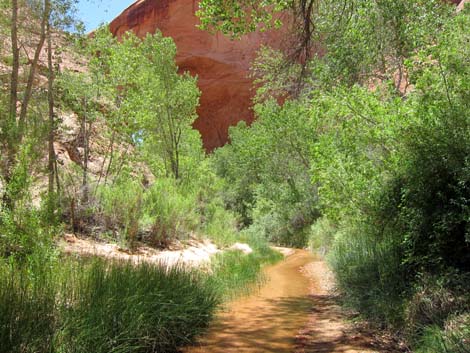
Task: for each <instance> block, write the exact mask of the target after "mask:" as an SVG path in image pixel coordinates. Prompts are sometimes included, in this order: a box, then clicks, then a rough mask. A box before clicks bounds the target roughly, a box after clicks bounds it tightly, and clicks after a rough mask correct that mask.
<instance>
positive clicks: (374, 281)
mask: <svg viewBox="0 0 470 353" xmlns="http://www.w3.org/2000/svg"><path fill="white" fill-rule="evenodd" d="M401 255H402V254H401V248H400V243H399V242H397V241H395V240H394V239H393V238H392V237H386V236H378V235H377V234H376V233H375V231H374V229H368V228H367V227H366V226H359V227H357V226H354V225H352V226H349V227H345V228H344V229H342V230H341V232H339V233H338V234H337V235H336V236H335V241H334V243H333V246H332V249H331V251H330V253H329V254H328V256H327V258H328V262H329V263H330V265H331V267H332V269H333V271H334V273H335V276H336V280H337V286H338V289H339V290H340V292H341V293H342V294H343V297H342V298H343V300H344V302H345V304H347V305H348V306H350V307H352V308H354V309H355V310H358V311H359V312H360V313H362V314H363V315H364V316H365V317H367V319H368V320H370V321H372V322H375V323H377V324H378V325H380V326H388V327H398V326H400V325H401V324H402V321H403V312H404V305H405V301H404V299H405V295H406V291H407V288H406V283H405V281H404V278H406V276H405V274H404V273H403V267H402V265H401V259H402V256H401Z"/></svg>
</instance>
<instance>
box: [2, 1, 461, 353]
mask: <svg viewBox="0 0 470 353" xmlns="http://www.w3.org/2000/svg"><path fill="white" fill-rule="evenodd" d="M0 4H1V6H2V7H1V10H2V11H8V13H10V16H6V17H5V18H3V17H2V20H1V22H0V28H1V32H0V36H2V38H8V40H7V39H5V40H2V44H1V45H2V46H1V50H2V52H1V55H2V58H1V59H2V65H3V66H5V67H7V69H6V70H3V69H2V71H1V72H0V79H1V81H2V85H1V87H0V92H1V95H0V102H1V104H0V118H1V121H0V142H1V146H0V147H1V150H2V158H1V166H0V167H1V168H0V176H1V188H0V190H1V196H2V204H1V210H0V257H1V258H0V266H1V267H2V270H3V271H1V272H0V276H2V278H1V279H2V280H1V282H0V312H1V314H2V315H0V320H3V321H0V323H1V324H0V330H1V331H0V350H2V349H5V350H6V351H13V352H15V351H18V352H19V351H22V352H23V351H31V352H32V351H35V352H50V351H57V352H59V351H60V352H82V351H83V352H89V351H90V349H92V350H93V351H103V352H108V351H123V352H134V351H135V352H140V351H142V352H153V351H172V350H174V349H176V347H177V346H179V345H180V344H182V343H187V342H189V341H190V340H191V339H192V338H193V337H194V335H196V334H198V333H199V332H201V331H202V330H203V329H204V328H205V327H206V325H207V322H208V320H209V318H210V316H211V314H212V311H213V309H214V305H215V304H216V303H217V302H218V301H219V300H221V299H222V298H227V297H230V296H231V295H233V293H236V292H237V290H235V291H234V289H240V287H242V288H244V286H245V285H246V284H247V283H249V282H253V281H256V280H258V279H259V276H258V274H259V268H260V265H261V264H263V263H265V262H269V261H274V260H275V259H276V255H275V254H273V253H272V252H271V251H270V250H269V249H268V248H267V247H266V241H270V242H273V243H277V244H284V245H291V246H299V247H303V246H306V245H307V244H310V246H311V247H312V248H314V249H320V250H321V251H322V252H324V253H327V255H326V256H327V259H328V261H329V263H330V265H331V267H332V269H333V270H334V272H335V275H336V279H337V286H338V291H339V292H340V293H341V298H342V301H343V302H344V304H345V305H347V306H349V307H351V308H353V309H355V310H357V311H358V312H359V313H360V314H361V315H362V316H363V317H365V318H366V319H368V320H369V321H370V322H372V323H374V324H376V325H377V326H380V327H382V328H388V329H393V331H394V332H399V333H400V334H401V336H402V338H404V339H405V340H406V341H407V342H408V344H409V345H410V346H411V347H412V348H413V349H414V350H416V351H417V352H443V353H455V352H468V349H469V347H468V333H469V318H468V315H469V310H468V308H469V306H470V296H469V293H470V287H469V283H470V282H469V279H470V160H469V158H470V157H469V156H470V115H469V112H470V62H469V57H470V46H469V41H470V31H469V29H470V9H468V7H469V6H467V7H466V8H465V9H464V10H463V11H461V12H459V13H456V12H455V8H454V7H453V6H452V5H450V4H449V3H448V2H445V1H438V0H432V1H420V0H393V1H392V0H380V1H379V0H371V1H362V0H348V1H346V0H344V1H333V0H298V1H297V0H295V1H282V0H280V1H275V0H266V1H261V2H260V1H251V0H248V1H232V0H231V1H219V0H202V1H201V2H200V11H199V16H200V17H201V26H202V27H203V28H206V29H212V30H222V31H223V32H224V33H226V34H231V35H232V36H241V35H243V34H245V33H249V32H251V31H254V30H256V29H259V30H266V29H270V28H272V27H280V26H281V25H284V26H288V27H284V31H285V32H286V33H287V32H289V34H292V33H291V32H292V31H294V33H293V34H296V35H294V36H290V37H289V38H290V40H291V44H292V45H291V46H290V48H287V49H286V50H285V51H284V52H281V51H276V50H275V49H272V48H268V47H264V48H262V49H261V50H260V53H259V57H258V58H257V60H256V61H255V62H254V63H253V67H252V73H253V76H254V78H255V83H256V87H257V89H258V90H257V94H256V96H255V99H254V102H255V107H254V110H255V114H256V117H257V119H256V121H255V122H254V123H253V124H252V125H251V126H247V125H246V124H245V123H240V124H239V125H238V126H236V127H232V128H231V130H230V144H228V145H226V146H225V147H222V148H220V149H218V150H216V151H215V152H214V153H213V154H212V155H211V156H206V155H205V154H204V152H203V150H202V146H201V141H200V137H199V135H198V133H197V132H196V131H195V130H193V129H192V123H193V122H194V120H195V119H196V108H197V105H198V101H199V95H200V92H199V90H198V88H197V85H196V83H197V78H194V77H191V76H190V75H189V74H186V73H184V74H180V73H179V72H178V68H177V66H176V64H175V55H176V46H175V44H174V43H173V41H172V40H171V39H169V38H164V37H163V36H162V35H161V33H158V32H157V33H155V34H154V35H148V36H146V37H145V38H143V39H139V38H137V37H136V36H135V35H133V34H126V35H124V36H123V37H122V38H121V40H120V41H118V40H117V39H115V38H113V37H112V36H111V34H110V33H109V32H108V30H107V28H101V29H99V30H97V31H96V32H95V33H94V36H93V38H85V37H81V36H78V35H77V36H75V35H71V36H70V38H72V39H76V42H77V43H75V44H76V46H74V47H73V49H70V50H71V52H72V54H73V55H79V56H81V57H82V58H83V59H84V60H85V61H86V69H84V70H60V71H59V70H58V67H59V66H60V57H61V55H62V51H61V50H58V49H57V48H54V50H52V49H53V46H52V44H51V38H52V37H53V36H52V32H51V25H54V26H59V25H60V23H69V20H70V18H69V15H68V14H69V10H68V9H69V8H70V4H69V3H68V2H66V1H47V0H45V1H44V2H42V1H37V2H36V1H33V2H25V3H23V2H21V1H20V2H18V1H16V0H11V1H1V2H0ZM19 9H22V10H21V11H19ZM24 9H26V10H24ZM24 11H26V12H24ZM28 11H29V12H30V13H31V14H33V15H34V18H35V19H36V21H35V22H34V24H33V25H32V26H33V27H34V26H36V27H37V28H35V31H34V33H39V36H38V37H37V38H35V37H34V38H31V40H30V41H25V40H24V37H25V34H27V33H29V32H28V31H30V30H31V29H30V28H26V27H25V26H24V25H23V23H22V20H21V19H22V18H23V17H24V16H25V15H24V14H25V13H28ZM22 16H23V17H22ZM30 32H31V31H30ZM26 42H27V43H26ZM45 43H46V44H47V46H48V49H49V50H48V53H50V55H48V58H47V59H48V60H47V61H48V65H47V68H42V69H43V71H45V72H46V76H42V77H43V78H44V80H45V82H46V83H45V84H44V83H41V82H40V81H41V80H39V83H38V82H36V81H37V80H35V78H36V76H37V75H38V72H39V66H38V60H39V59H38V58H39V56H40V54H41V53H42V51H43V46H44V45H45ZM7 44H11V45H7ZM20 44H22V45H25V46H26V45H27V46H28V48H30V50H31V52H32V53H34V55H33V59H32V60H31V58H27V57H26V56H25V54H24V53H23V52H21V51H19V50H18V48H19V46H20ZM65 47H67V46H66V45H64V48H63V52H64V53H65V52H66V49H65ZM314 48H316V49H318V50H314ZM52 52H54V56H53V55H52ZM292 54H295V55H292ZM36 56H37V58H36ZM3 66H2V67H3ZM10 68H11V69H10ZM59 116H60V117H61V119H63V121H62V120H61V119H59ZM69 116H71V117H72V118H70V117H69ZM70 119H71V120H74V121H76V123H77V125H78V128H76V131H75V136H74V137H73V139H72V140H68V141H66V142H64V145H66V146H67V148H68V149H69V150H70V151H73V153H69V155H70V156H71V160H72V161H70V162H69V161H59V160H58V157H57V156H58V153H56V151H55V148H56V147H55V144H54V142H57V140H58V136H60V137H62V136H64V135H67V132H66V131H67V129H68V128H70V124H68V125H67V123H66V120H70ZM72 125H73V124H72ZM72 128H73V126H72ZM61 142H63V141H61ZM46 155H47V158H45V156H46ZM92 157H93V158H92ZM46 159H47V162H45V160H46ZM59 162H62V164H61V163H59ZM45 171H46V172H45ZM46 174H47V176H48V178H47V179H48V180H47V189H46V187H45V183H44V180H43V179H44V178H41V177H42V176H44V175H46ZM63 230H68V231H71V232H76V233H81V234H83V235H93V236H96V237H101V238H107V239H112V240H113V241H118V242H120V243H122V244H123V246H125V247H128V248H129V249H130V251H132V249H133V248H134V247H135V246H136V245H137V244H138V243H139V242H140V241H142V242H146V243H147V244H150V245H153V246H156V247H160V248H164V247H167V246H169V245H170V244H171V243H172V242H174V241H175V240H176V239H180V240H181V239H184V238H188V237H189V236H190V235H191V234H193V235H194V234H198V235H205V236H208V237H210V238H211V239H213V240H214V241H215V242H216V243H218V244H219V245H221V246H227V245H230V244H232V243H233V242H235V241H237V240H241V241H246V242H249V243H251V244H252V245H253V247H254V248H255V250H256V251H255V253H254V254H251V255H249V256H244V255H241V254H240V253H237V252H228V253H226V254H225V255H222V257H217V258H216V259H215V260H214V263H213V264H212V267H211V269H210V270H211V271H212V273H213V276H211V277H207V276H206V275H204V274H201V273H199V272H198V273H193V272H191V271H188V270H185V269H174V270H170V271H169V270H164V269H162V268H160V267H153V266H147V265H143V266H137V267H134V266H133V265H130V264H121V263H107V262H104V261H94V260H92V261H85V262H76V261H74V260H70V261H69V260H67V262H66V263H67V266H59V265H58V264H59V262H58V256H57V254H56V250H55V249H54V245H53V244H54V241H53V240H54V235H55V234H59V233H61V231H63ZM69 265H70V266H69ZM64 278H67V279H68V280H64ZM137 284H138V285H137ZM178 290H179V291H180V292H178ZM175 295H177V298H176V297H175ZM152 298H158V300H157V299H156V300H152ZM123 302H124V303H126V305H125V310H121V309H122V305H121V304H120V303H123ZM174 303H179V304H180V305H178V307H177V308H176V307H175V306H174V305H173V304H174ZM172 315H174V316H172ZM44 317H47V318H48V320H39V321H40V322H41V325H31V323H32V322H36V321H38V318H44ZM19 332H22V334H21V335H20V334H18V333H19ZM157 341H158V342H157ZM158 345H160V346H158ZM5 347H6V348H5ZM91 347H93V348H91Z"/></svg>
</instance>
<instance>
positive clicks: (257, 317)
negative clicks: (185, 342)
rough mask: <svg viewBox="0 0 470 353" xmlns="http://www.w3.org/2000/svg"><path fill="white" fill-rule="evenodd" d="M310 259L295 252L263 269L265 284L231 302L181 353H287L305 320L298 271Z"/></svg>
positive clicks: (304, 285)
mask: <svg viewBox="0 0 470 353" xmlns="http://www.w3.org/2000/svg"><path fill="white" fill-rule="evenodd" d="M312 260H313V257H312V255H311V254H310V253H309V252H307V251H304V250H297V251H296V252H295V253H294V254H293V255H291V256H289V257H287V258H286V259H285V260H284V261H282V262H280V263H278V264H276V265H274V266H271V267H268V268H267V269H266V270H265V274H266V278H267V282H266V283H265V284H264V285H263V287H262V288H261V289H260V290H259V292H258V291H257V292H256V293H254V294H252V295H251V296H249V297H246V298H243V299H240V300H236V301H233V302H232V303H230V304H229V305H228V307H227V309H226V310H224V311H222V312H221V313H220V314H219V316H218V317H217V319H216V320H215V321H214V324H213V325H212V326H211V328H210V329H209V332H208V334H207V335H206V336H205V337H204V338H203V339H201V341H200V342H199V344H198V345H197V346H196V347H191V348H189V349H186V350H185V351H184V352H185V353H235V352H237V353H244V352H246V353H268V352H270V353H284V352H286V353H287V352H289V353H291V352H292V351H293V350H294V343H295V342H294V338H295V336H296V334H297V333H298V332H299V330H301V329H302V328H303V327H304V326H305V325H306V324H307V321H308V310H309V309H310V308H311V304H312V303H311V301H310V299H309V297H308V294H309V280H308V279H307V278H306V277H305V276H304V275H302V273H301V272H300V268H301V267H302V266H304V265H306V264H307V263H309V262H311V261H312Z"/></svg>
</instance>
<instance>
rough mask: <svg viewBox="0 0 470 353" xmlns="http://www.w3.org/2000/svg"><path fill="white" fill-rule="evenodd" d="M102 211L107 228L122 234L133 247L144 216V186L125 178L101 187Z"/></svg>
mask: <svg viewBox="0 0 470 353" xmlns="http://www.w3.org/2000/svg"><path fill="white" fill-rule="evenodd" d="M98 192H99V196H100V200H101V202H100V207H101V213H102V216H103V218H104V223H105V226H106V228H107V229H111V230H113V232H114V234H115V235H117V234H122V235H123V236H124V239H125V240H126V241H127V242H128V243H129V245H130V246H131V247H132V246H133V245H134V242H135V240H136V238H137V234H138V232H139V221H140V219H141V217H142V199H143V188H142V185H141V184H140V183H139V182H136V181H133V180H124V181H120V182H118V183H116V184H113V185H109V186H103V187H101V188H100V189H99V191H98Z"/></svg>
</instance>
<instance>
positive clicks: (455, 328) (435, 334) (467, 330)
mask: <svg viewBox="0 0 470 353" xmlns="http://www.w3.org/2000/svg"><path fill="white" fill-rule="evenodd" d="M415 352H416V353H428V352H433V353H468V352H470V315H469V314H463V315H456V316H452V317H451V318H449V319H448V320H447V321H446V323H445V326H444V329H441V328H440V327H439V326H437V325H434V326H431V327H428V328H426V330H425V332H424V334H423V337H422V338H421V340H420V342H419V344H418V348H417V349H416V350H415Z"/></svg>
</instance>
